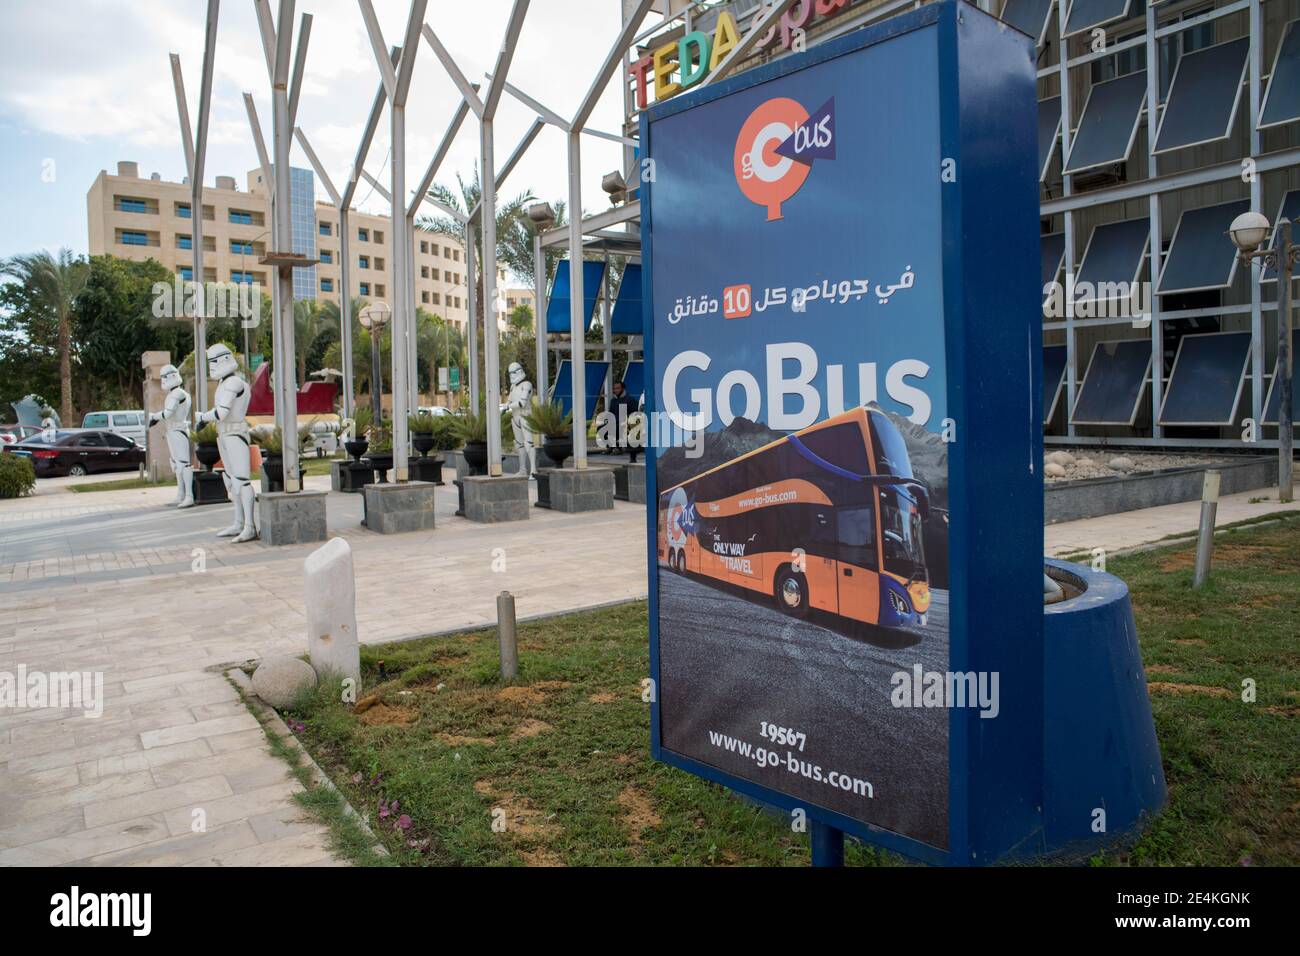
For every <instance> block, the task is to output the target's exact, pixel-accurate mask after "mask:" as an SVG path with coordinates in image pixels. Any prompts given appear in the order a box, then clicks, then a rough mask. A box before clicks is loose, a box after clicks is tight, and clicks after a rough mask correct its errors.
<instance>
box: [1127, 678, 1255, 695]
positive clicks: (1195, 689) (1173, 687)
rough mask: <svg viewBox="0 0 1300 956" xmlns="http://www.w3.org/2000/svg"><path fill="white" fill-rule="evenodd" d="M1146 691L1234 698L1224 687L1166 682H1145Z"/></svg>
mask: <svg viewBox="0 0 1300 956" xmlns="http://www.w3.org/2000/svg"><path fill="white" fill-rule="evenodd" d="M1147 689H1148V690H1160V691H1166V692H1168V693H1170V694H1205V695H1206V696H1207V697H1235V696H1236V694H1234V693H1233V692H1232V691H1230V690H1228V689H1227V688H1226V687H1206V686H1205V685H1204V684H1173V683H1170V682H1168V681H1161V680H1153V681H1148V682H1147Z"/></svg>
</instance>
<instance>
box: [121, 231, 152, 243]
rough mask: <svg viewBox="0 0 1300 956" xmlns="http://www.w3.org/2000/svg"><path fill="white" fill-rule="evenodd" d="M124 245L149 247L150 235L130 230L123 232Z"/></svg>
mask: <svg viewBox="0 0 1300 956" xmlns="http://www.w3.org/2000/svg"><path fill="white" fill-rule="evenodd" d="M122 245H124V246H147V245H149V234H148V233H144V232H136V231H134V230H130V229H123V230H122Z"/></svg>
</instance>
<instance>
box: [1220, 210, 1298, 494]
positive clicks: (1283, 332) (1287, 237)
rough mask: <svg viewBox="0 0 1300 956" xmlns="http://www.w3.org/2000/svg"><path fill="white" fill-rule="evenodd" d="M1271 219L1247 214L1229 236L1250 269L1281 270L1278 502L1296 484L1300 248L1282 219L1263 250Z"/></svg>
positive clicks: (1234, 223)
mask: <svg viewBox="0 0 1300 956" xmlns="http://www.w3.org/2000/svg"><path fill="white" fill-rule="evenodd" d="M1268 230H1269V221H1268V217H1267V216H1265V215H1263V214H1262V213H1258V212H1243V213H1242V214H1241V215H1240V216H1238V217H1237V218H1236V219H1234V220H1232V225H1231V226H1229V227H1228V235H1230V236H1231V237H1232V241H1233V243H1234V244H1235V245H1236V247H1237V250H1238V251H1237V256H1238V258H1239V259H1241V261H1242V262H1243V263H1245V264H1247V265H1249V264H1251V262H1252V261H1253V260H1256V259H1257V260H1259V262H1260V264H1261V265H1263V266H1265V267H1266V268H1267V267H1272V268H1275V269H1277V281H1278V289H1277V292H1278V294H1277V374H1276V376H1275V377H1274V381H1273V385H1274V387H1275V388H1280V392H1279V394H1280V395H1281V402H1280V403H1279V404H1280V407H1279V409H1278V416H1277V418H1278V424H1277V439H1278V441H1277V445H1278V448H1277V455H1278V459H1277V500H1278V501H1280V502H1288V501H1290V500H1291V484H1292V469H1291V456H1292V438H1293V435H1292V422H1293V420H1294V411H1293V407H1292V400H1293V396H1292V394H1291V377H1292V368H1293V366H1294V359H1293V357H1292V355H1291V270H1292V267H1293V266H1294V265H1295V264H1296V261H1297V260H1298V259H1300V247H1298V246H1296V245H1295V244H1293V243H1292V242H1291V222H1290V220H1287V219H1281V220H1279V221H1278V224H1277V231H1276V233H1274V242H1273V247H1272V248H1271V249H1261V248H1260V246H1261V245H1262V244H1263V242H1264V240H1265V238H1267V236H1268Z"/></svg>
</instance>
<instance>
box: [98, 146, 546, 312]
mask: <svg viewBox="0 0 1300 956" xmlns="http://www.w3.org/2000/svg"><path fill="white" fill-rule="evenodd" d="M290 182H291V193H292V195H291V199H290V215H291V219H292V226H293V251H294V252H296V253H301V254H304V255H307V256H310V257H312V258H316V259H319V260H320V261H319V262H318V263H317V264H316V265H315V266H313V267H311V268H308V269H295V270H294V298H295V299H317V300H321V301H331V302H338V300H339V291H340V282H341V281H342V278H341V274H342V270H341V268H340V262H339V255H340V251H339V250H340V243H339V232H338V230H339V222H338V210H337V209H336V208H335V207H334V206H332V205H330V204H328V203H323V202H317V201H316V200H315V197H314V191H315V177H314V176H313V174H312V172H311V170H308V169H298V168H294V169H293V170H291V177H290ZM86 207H87V208H86V221H87V227H88V231H89V248H90V253H91V255H101V254H104V253H110V254H112V255H115V256H121V257H122V258H126V259H136V260H145V259H156V260H157V261H158V262H159V263H161V264H162V265H163V266H164V267H166V268H168V269H170V270H172V271H174V272H176V273H177V274H178V275H180V276H181V277H182V278H183V279H185V280H186V281H189V280H191V279H192V278H193V276H192V267H191V263H192V256H193V252H192V249H193V247H192V245H191V236H192V230H191V227H190V222H191V219H190V217H191V215H192V210H191V209H190V187H189V184H188V183H174V182H167V181H165V180H163V179H161V178H160V177H159V176H158V174H156V173H155V174H154V175H153V176H152V177H150V178H148V179H144V178H141V176H140V172H139V167H138V165H137V164H136V163H132V162H120V163H118V164H117V172H116V174H115V175H114V174H110V173H109V172H108V171H106V170H101V171H100V173H99V175H98V176H97V177H95V181H94V183H93V184H92V185H91V187H90V191H89V193H88V194H87V196H86ZM202 214H203V220H204V222H203V245H204V267H203V268H204V272H205V276H204V280H205V281H207V282H254V283H258V284H260V285H262V286H263V287H265V288H268V289H269V288H270V281H271V278H272V277H271V276H270V274H269V270H268V269H267V267H266V266H263V265H259V260H260V259H261V258H262V257H263V256H265V255H266V252H267V248H268V246H267V242H268V240H269V238H270V235H271V221H270V220H271V212H270V204H269V202H268V200H267V190H266V187H265V185H264V184H263V182H262V172H261V170H260V169H257V170H253V171H251V172H249V173H248V177H247V188H246V189H243V190H240V189H238V188H237V186H236V183H235V180H234V178H233V177H231V176H218V177H216V180H215V185H214V186H213V187H209V188H205V189H204V190H203V213H202ZM349 221H350V223H351V226H352V228H353V229H355V230H356V235H354V236H352V237H351V241H350V243H349V248H350V251H351V254H352V256H353V257H354V259H355V261H354V262H353V263H352V267H351V270H350V278H351V282H352V295H353V297H354V298H363V299H369V300H371V301H375V300H385V301H387V300H389V299H390V298H391V296H392V295H393V272H392V263H393V256H392V249H391V244H390V242H389V239H388V236H389V232H390V220H389V219H388V218H387V217H384V216H374V215H369V214H367V213H362V212H357V211H355V210H354V211H353V212H351V213H350V214H349ZM412 243H413V251H414V253H415V300H416V305H417V306H419V307H420V308H423V309H425V310H427V311H429V312H431V313H433V314H435V315H440V316H442V317H443V318H444V319H446V320H448V321H449V322H451V323H452V324H454V325H456V326H457V327H458V328H462V329H463V328H464V326H465V323H466V320H467V319H468V315H469V313H468V307H469V296H468V283H469V276H468V274H467V270H466V266H465V250H464V248H463V246H462V245H461V244H460V243H459V242H457V241H456V240H455V239H452V238H450V237H447V236H441V235H435V234H433V233H427V232H420V231H417V232H416V233H415V235H414V237H413V239H412ZM497 283H498V286H497V288H498V296H497V307H496V310H495V311H496V315H497V321H498V323H499V324H500V325H501V327H503V328H504V325H505V322H506V319H507V318H508V317H509V314H510V312H511V311H512V310H513V308H514V304H518V303H519V302H520V301H524V300H525V299H526V301H527V304H530V305H531V303H532V298H533V296H532V291H531V290H520V289H512V288H509V287H508V285H507V279H506V275H505V273H504V271H500V272H499V274H498V277H497ZM511 303H514V304H511Z"/></svg>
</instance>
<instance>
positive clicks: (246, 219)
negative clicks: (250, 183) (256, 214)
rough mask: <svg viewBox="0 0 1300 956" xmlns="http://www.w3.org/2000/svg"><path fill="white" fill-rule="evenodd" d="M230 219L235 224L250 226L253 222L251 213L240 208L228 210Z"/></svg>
mask: <svg viewBox="0 0 1300 956" xmlns="http://www.w3.org/2000/svg"><path fill="white" fill-rule="evenodd" d="M230 221H231V222H233V223H234V224H235V225H237V226H251V225H252V224H253V214H252V213H251V212H244V211H243V210H242V209H232V210H230Z"/></svg>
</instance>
